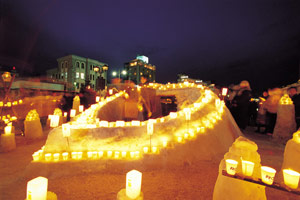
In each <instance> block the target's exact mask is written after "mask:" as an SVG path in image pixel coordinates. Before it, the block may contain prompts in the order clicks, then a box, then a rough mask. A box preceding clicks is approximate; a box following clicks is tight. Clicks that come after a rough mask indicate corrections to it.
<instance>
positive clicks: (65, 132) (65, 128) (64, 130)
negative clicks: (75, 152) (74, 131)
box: [61, 124, 71, 137]
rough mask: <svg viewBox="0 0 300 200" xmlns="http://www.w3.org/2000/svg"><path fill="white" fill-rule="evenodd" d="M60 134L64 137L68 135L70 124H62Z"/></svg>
mask: <svg viewBox="0 0 300 200" xmlns="http://www.w3.org/2000/svg"><path fill="white" fill-rule="evenodd" d="M61 127H62V134H63V136H64V137H70V135H71V129H70V124H62V126H61Z"/></svg>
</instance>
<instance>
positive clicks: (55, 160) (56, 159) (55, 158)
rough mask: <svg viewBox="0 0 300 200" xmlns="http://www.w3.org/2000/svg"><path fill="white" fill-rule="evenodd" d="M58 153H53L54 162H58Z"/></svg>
mask: <svg viewBox="0 0 300 200" xmlns="http://www.w3.org/2000/svg"><path fill="white" fill-rule="evenodd" d="M59 156H60V155H59V153H55V154H53V160H54V162H58V161H59Z"/></svg>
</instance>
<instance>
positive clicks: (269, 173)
mask: <svg viewBox="0 0 300 200" xmlns="http://www.w3.org/2000/svg"><path fill="white" fill-rule="evenodd" d="M275 173H276V170H275V169H273V168H271V167H266V166H262V167H261V180H262V182H264V183H266V184H268V185H272V184H273V181H274V177H275Z"/></svg>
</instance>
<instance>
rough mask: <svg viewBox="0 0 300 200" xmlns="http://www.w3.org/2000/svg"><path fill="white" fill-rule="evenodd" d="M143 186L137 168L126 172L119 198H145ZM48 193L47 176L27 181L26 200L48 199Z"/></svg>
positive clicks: (140, 174)
mask: <svg viewBox="0 0 300 200" xmlns="http://www.w3.org/2000/svg"><path fill="white" fill-rule="evenodd" d="M141 188H142V173H141V172H139V171H137V170H131V171H129V172H127V173H126V188H125V192H124V189H123V190H121V191H120V192H119V193H118V194H117V199H143V197H142V192H141ZM123 192H124V194H123ZM47 194H48V179H47V178H45V177H42V176H39V177H36V178H34V179H32V180H30V181H28V182H27V190H26V200H47ZM56 199H57V198H56Z"/></svg>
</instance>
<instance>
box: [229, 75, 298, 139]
mask: <svg viewBox="0 0 300 200" xmlns="http://www.w3.org/2000/svg"><path fill="white" fill-rule="evenodd" d="M285 93H287V94H288V95H289V97H290V98H291V100H292V101H293V104H294V107H295V120H296V124H297V129H298V128H299V127H300V94H299V93H298V91H297V88H296V87H290V88H287V89H286V88H284V89H283V88H270V89H268V90H267V91H264V92H263V93H262V94H261V96H260V97H259V98H254V96H253V91H252V90H251V87H250V84H249V82H248V81H246V80H244V81H241V82H240V84H238V85H231V86H230V87H229V92H228V95H227V96H226V98H225V99H224V100H225V103H226V105H227V107H228V109H229V110H230V112H231V114H232V116H233V118H234V119H235V121H236V123H237V125H238V126H239V128H240V129H241V130H244V129H245V128H246V127H247V126H248V125H252V126H256V127H257V130H256V132H258V133H262V134H268V135H271V134H273V131H274V127H275V125H276V119H277V111H278V105H279V102H280V99H281V97H282V96H283V95H284V94H285Z"/></svg>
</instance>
